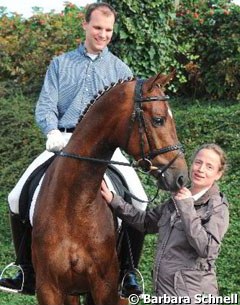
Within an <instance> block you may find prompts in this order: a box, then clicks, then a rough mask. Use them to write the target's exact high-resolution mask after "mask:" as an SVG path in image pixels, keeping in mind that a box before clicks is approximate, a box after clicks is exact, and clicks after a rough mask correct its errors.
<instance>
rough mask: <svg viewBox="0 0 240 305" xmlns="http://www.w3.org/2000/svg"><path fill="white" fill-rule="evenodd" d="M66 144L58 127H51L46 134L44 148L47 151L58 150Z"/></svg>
mask: <svg viewBox="0 0 240 305" xmlns="http://www.w3.org/2000/svg"><path fill="white" fill-rule="evenodd" d="M65 145H66V141H65V139H64V137H63V135H62V133H61V131H60V130H58V129H53V130H51V131H49V133H48V134H47V142H46V149H47V150H48V151H51V152H54V151H60V150H62V149H63V147H64V146H65Z"/></svg>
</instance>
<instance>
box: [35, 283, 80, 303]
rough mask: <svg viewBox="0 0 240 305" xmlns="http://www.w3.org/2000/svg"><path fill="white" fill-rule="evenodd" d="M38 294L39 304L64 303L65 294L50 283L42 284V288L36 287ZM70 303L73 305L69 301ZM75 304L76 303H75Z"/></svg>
mask: <svg viewBox="0 0 240 305" xmlns="http://www.w3.org/2000/svg"><path fill="white" fill-rule="evenodd" d="M36 295H37V300H38V303H39V305H62V304H65V303H64V296H63V294H62V293H60V292H59V290H56V289H55V288H54V287H51V285H50V284H47V283H46V284H42V285H41V287H40V288H37V289H36ZM68 305H72V304H71V303H68ZM74 305H75V304H74Z"/></svg>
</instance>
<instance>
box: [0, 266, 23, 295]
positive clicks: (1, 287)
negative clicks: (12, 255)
mask: <svg viewBox="0 0 240 305" xmlns="http://www.w3.org/2000/svg"><path fill="white" fill-rule="evenodd" d="M11 267H17V268H18V269H19V270H20V271H21V272H22V275H23V280H22V286H21V289H12V288H8V287H4V286H1V285H0V290H1V291H5V292H10V293H22V291H23V287H24V271H23V269H22V267H21V266H20V265H16V264H15V263H14V262H12V263H10V264H8V265H7V266H6V267H5V268H4V269H3V271H2V272H1V274H0V280H2V277H3V274H4V272H5V271H6V270H7V269H9V268H11Z"/></svg>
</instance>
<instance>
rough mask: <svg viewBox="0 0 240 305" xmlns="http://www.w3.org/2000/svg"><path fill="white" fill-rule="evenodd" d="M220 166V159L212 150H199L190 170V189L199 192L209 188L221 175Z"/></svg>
mask: <svg viewBox="0 0 240 305" xmlns="http://www.w3.org/2000/svg"><path fill="white" fill-rule="evenodd" d="M220 166H221V163H220V157H219V155H218V154H217V153H216V152H215V151H214V150H212V149H207V148H204V149H201V150H200V151H199V152H198V153H197V155H196V156H195V158H194V160H193V163H192V166H191V170H190V176H191V181H192V188H193V189H194V190H195V191H197V192H200V191H201V190H203V189H206V188H209V187H211V186H212V184H213V183H214V182H215V181H217V180H218V179H220V178H221V176H222V174H223V173H222V171H220Z"/></svg>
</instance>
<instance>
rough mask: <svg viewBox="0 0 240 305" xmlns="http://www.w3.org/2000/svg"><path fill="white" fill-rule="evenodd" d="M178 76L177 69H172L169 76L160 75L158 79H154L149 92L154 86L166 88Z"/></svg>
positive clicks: (157, 76)
mask: <svg viewBox="0 0 240 305" xmlns="http://www.w3.org/2000/svg"><path fill="white" fill-rule="evenodd" d="M175 75H176V69H171V72H170V73H169V74H168V75H165V74H161V73H158V74H157V75H156V77H155V78H154V79H153V81H152V82H151V84H150V86H149V91H151V90H152V89H153V86H154V85H158V86H160V87H162V88H164V87H165V86H166V85H167V84H168V83H169V82H170V81H171V80H172V79H173V78H174V76H175Z"/></svg>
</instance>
